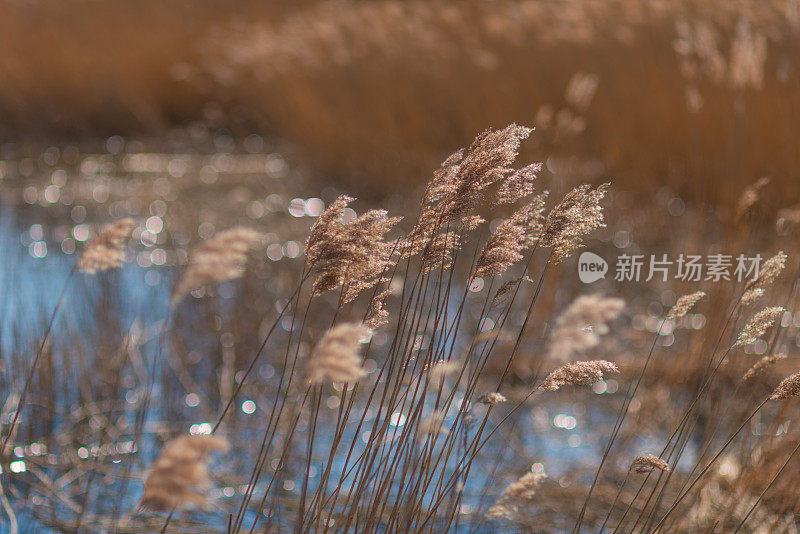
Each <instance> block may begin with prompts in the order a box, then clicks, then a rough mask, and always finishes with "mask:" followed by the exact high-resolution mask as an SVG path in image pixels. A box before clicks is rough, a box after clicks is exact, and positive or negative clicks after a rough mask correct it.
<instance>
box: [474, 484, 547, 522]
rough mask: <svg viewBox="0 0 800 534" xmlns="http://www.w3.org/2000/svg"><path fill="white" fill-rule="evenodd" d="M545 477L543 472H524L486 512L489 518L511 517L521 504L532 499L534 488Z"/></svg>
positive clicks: (534, 492)
mask: <svg viewBox="0 0 800 534" xmlns="http://www.w3.org/2000/svg"><path fill="white" fill-rule="evenodd" d="M545 478H547V475H545V474H544V473H525V474H524V475H522V476H521V477H520V478H519V479H517V480H516V481H515V482H512V483H511V484H509V485H508V486H507V487H506V489H504V490H503V493H502V494H501V495H500V498H499V499H497V501H496V502H495V503H494V505H493V506H492V507H490V508H489V510H488V511H487V512H486V517H488V518H490V519H513V518H514V515H515V514H516V513H517V512H518V511H519V508H520V507H521V506H524V505H526V504H528V503H529V502H530V501H531V500H533V497H534V495H535V494H536V489H537V488H538V487H539V485H540V484H541V483H542V481H543V480H544V479H545Z"/></svg>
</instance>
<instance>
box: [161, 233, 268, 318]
mask: <svg viewBox="0 0 800 534" xmlns="http://www.w3.org/2000/svg"><path fill="white" fill-rule="evenodd" d="M263 242H264V236H263V235H262V234H261V233H260V232H257V231H255V230H253V229H251V228H245V227H242V226H237V227H234V228H231V229H230V230H225V231H223V232H220V233H218V234H217V235H216V236H214V237H212V238H211V239H209V240H208V241H206V242H204V243H202V244H201V245H199V246H197V247H196V248H195V249H194V250H193V251H192V252H191V254H190V255H189V263H188V264H187V265H186V268H185V269H184V271H183V276H181V278H180V280H178V283H177V284H176V285H175V288H174V289H173V291H172V297H171V299H170V303H171V304H172V305H173V306H174V305H176V304H178V303H179V302H180V301H181V300H183V298H184V297H185V296H186V295H188V294H189V293H190V292H191V291H194V290H195V289H199V288H201V287H203V286H207V285H212V284H219V283H221V282H225V281H228V280H234V279H236V278H240V277H241V276H242V275H244V272H245V267H246V265H247V258H248V254H249V253H250V252H251V251H252V250H254V249H255V248H257V247H259V246H260V245H261V244H262V243H263Z"/></svg>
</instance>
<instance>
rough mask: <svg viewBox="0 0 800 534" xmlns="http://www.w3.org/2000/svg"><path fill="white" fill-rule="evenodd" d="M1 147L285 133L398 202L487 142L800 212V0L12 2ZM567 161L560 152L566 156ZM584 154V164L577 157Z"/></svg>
mask: <svg viewBox="0 0 800 534" xmlns="http://www.w3.org/2000/svg"><path fill="white" fill-rule="evenodd" d="M0 10H1V12H0V47H2V48H1V49H2V50H3V54H2V57H0V72H2V81H1V82H0V132H2V136H3V138H4V139H5V140H14V141H19V140H20V139H21V138H28V139H41V138H42V137H45V138H49V139H52V138H58V137H62V138H63V137H65V136H66V137H69V138H71V139H74V138H75V136H88V137H101V136H107V135H111V134H121V135H126V136H136V135H140V136H142V135H154V134H155V135H159V134H163V133H164V132H165V131H168V130H170V129H172V128H175V127H181V126H186V125H188V124H192V123H195V122H197V121H200V122H203V123H204V124H211V125H212V126H214V127H217V128H224V129H227V130H229V131H231V132H233V133H234V134H241V135H246V134H248V133H252V132H254V131H256V132H260V133H265V134H268V135H271V136H276V137H280V138H282V139H286V140H289V141H291V142H293V143H294V144H295V146H297V147H298V148H299V149H301V150H302V151H303V159H304V161H307V162H309V163H313V165H314V166H315V168H316V169H317V170H319V171H322V172H323V173H324V175H325V176H326V177H333V178H334V179H336V180H338V181H339V183H347V184H348V185H357V189H358V190H359V191H362V192H363V191H364V190H369V191H370V193H372V194H377V195H383V194H385V193H386V192H387V191H391V190H392V189H393V188H396V187H397V186H398V185H399V184H402V183H407V181H408V180H409V177H415V179H417V181H418V183H420V184H421V183H424V182H425V180H426V178H425V176H426V171H427V169H430V168H432V167H433V166H434V165H435V164H436V163H438V161H440V160H441V158H442V157H443V156H444V155H446V154H449V153H450V152H452V150H453V149H455V148H456V147H458V146H463V145H464V144H466V143H468V142H469V140H470V139H471V138H472V137H473V136H474V134H475V132H477V131H481V130H483V129H485V128H487V127H500V126H503V125H505V124H507V123H509V122H512V121H516V122H519V123H525V124H531V125H535V126H536V127H537V132H536V134H535V135H534V136H533V143H531V145H532V146H531V147H528V148H527V149H526V154H524V156H529V157H530V158H532V159H542V158H541V157H542V156H544V157H550V158H552V160H551V161H550V162H549V163H550V164H549V165H548V168H549V169H550V170H551V171H553V172H555V173H556V174H558V175H559V177H560V178H570V177H572V176H573V175H575V174H580V176H578V178H579V179H582V180H586V179H589V180H592V181H596V180H597V179H599V178H600V177H602V176H612V177H613V178H614V181H615V184H616V185H617V186H618V187H620V188H623V189H630V190H633V191H636V192H638V193H640V194H643V195H649V194H650V193H651V192H652V189H653V187H660V186H662V185H668V186H670V187H671V188H672V189H673V190H674V191H676V192H677V193H678V194H680V195H684V196H687V197H689V198H690V199H692V200H697V201H698V202H705V201H709V202H718V201H728V203H730V201H732V200H733V199H735V198H736V197H737V195H738V191H740V190H741V188H742V187H744V186H745V185H746V184H749V183H751V182H753V181H754V180H755V179H757V178H759V177H761V176H767V175H768V176H770V177H772V183H773V186H774V187H773V189H772V190H771V193H770V194H772V195H775V198H779V199H780V200H781V201H787V200H788V201H793V200H797V198H796V197H797V190H796V188H794V187H793V184H794V183H795V180H796V178H797V175H798V171H800V151H798V150H797V143H796V139H798V138H799V137H800V111H798V110H800V91H798V90H797V87H798V79H799V78H798V76H800V73H798V64H797V63H798V57H800V53H798V52H800V46H799V45H800V7H798V2H797V1H796V0H774V1H768V2H763V1H747V0H743V1H736V2H730V1H727V0H707V1H704V2H690V1H680V0H679V1H672V0H670V1H661V0H652V1H650V0H648V1H641V0H612V1H592V0H582V1H575V2H567V3H563V2H557V1H548V0H536V1H509V0H489V1H483V0H482V1H466V2H458V3H451V2H437V1H433V2H429V1H409V2H400V1H391V0H390V1H384V0H380V1H343V0H334V1H313V0H307V1H298V2H290V3H287V2H277V1H266V2H254V1H250V0H242V1H239V2H236V3H235V5H233V6H231V5H230V3H228V2H222V1H217V0H201V1H196V2H187V1H183V0H179V1H174V2H168V3H165V2H160V1H154V0H142V1H138V2H123V1H119V0H111V1H103V2H100V1H93V0H80V1H73V0H70V1H66V2H51V1H36V2H18V1H4V2H2V3H1V4H0ZM559 155H562V156H564V158H562V159H561V160H559V158H558V156H559ZM576 158H581V162H582V163H581V164H578V163H576V161H577V159H576Z"/></svg>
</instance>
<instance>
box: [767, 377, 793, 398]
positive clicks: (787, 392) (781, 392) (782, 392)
mask: <svg viewBox="0 0 800 534" xmlns="http://www.w3.org/2000/svg"><path fill="white" fill-rule="evenodd" d="M798 395H800V373H795V374H793V375H791V376H787V377H786V378H784V379H783V381H782V382H781V383H780V384H778V387H776V388H775V391H773V392H772V395H770V396H769V398H770V400H785V399H791V398H792V397H797V396H798Z"/></svg>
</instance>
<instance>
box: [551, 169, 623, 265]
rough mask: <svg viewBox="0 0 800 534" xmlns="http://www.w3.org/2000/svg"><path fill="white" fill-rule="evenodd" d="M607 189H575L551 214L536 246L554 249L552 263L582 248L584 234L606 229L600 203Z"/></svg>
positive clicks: (588, 187) (583, 187) (581, 187)
mask: <svg viewBox="0 0 800 534" xmlns="http://www.w3.org/2000/svg"><path fill="white" fill-rule="evenodd" d="M608 187H609V184H607V183H606V184H602V185H600V186H599V187H597V188H596V189H594V190H592V188H591V186H589V185H587V184H584V185H581V186H578V187H576V188H575V189H573V190H572V191H570V192H569V193H567V195H566V196H565V197H564V199H563V200H562V201H561V202H560V203H559V204H558V205H557V206H556V207H555V208H553V209H552V210H551V211H550V214H549V215H548V216H547V218H546V219H545V222H544V228H543V230H542V236H541V238H540V240H539V244H540V245H542V246H543V247H552V248H553V261H555V262H556V263H558V262H560V261H561V260H563V259H565V258H566V257H568V256H569V255H570V253H571V252H572V251H573V250H575V249H578V248H580V247H581V246H583V241H582V238H583V236H584V235H586V234H588V233H590V232H592V231H594V230H595V229H597V228H602V227H603V226H605V222H603V208H602V206H600V201H601V200H602V199H603V197H605V194H606V191H607V190H608Z"/></svg>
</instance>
